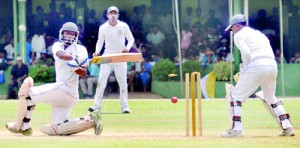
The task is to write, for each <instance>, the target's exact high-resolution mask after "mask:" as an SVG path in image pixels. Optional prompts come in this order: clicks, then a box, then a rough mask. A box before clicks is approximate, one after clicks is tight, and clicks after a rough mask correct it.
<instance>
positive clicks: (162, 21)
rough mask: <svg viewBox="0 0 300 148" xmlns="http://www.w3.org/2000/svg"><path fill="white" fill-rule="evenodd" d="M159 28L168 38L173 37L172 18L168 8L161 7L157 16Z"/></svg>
mask: <svg viewBox="0 0 300 148" xmlns="http://www.w3.org/2000/svg"><path fill="white" fill-rule="evenodd" d="M158 21H159V28H160V29H161V31H162V32H163V33H164V34H165V35H166V36H168V38H171V39H173V38H175V35H174V34H175V32H174V27H173V18H172V14H171V12H170V9H169V8H162V9H161V14H160V15H159V16H158Z"/></svg>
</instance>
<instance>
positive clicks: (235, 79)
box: [233, 72, 241, 83]
mask: <svg viewBox="0 0 300 148" xmlns="http://www.w3.org/2000/svg"><path fill="white" fill-rule="evenodd" d="M240 75H241V72H238V73H236V74H235V75H234V76H233V79H234V81H235V82H236V83H237V82H238V80H239V77H240Z"/></svg>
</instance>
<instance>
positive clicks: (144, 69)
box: [139, 57, 152, 92]
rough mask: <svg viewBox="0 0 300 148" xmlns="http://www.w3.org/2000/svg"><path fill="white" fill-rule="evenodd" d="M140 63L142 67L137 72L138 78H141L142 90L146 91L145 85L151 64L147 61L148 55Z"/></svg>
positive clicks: (149, 76)
mask: <svg viewBox="0 0 300 148" xmlns="http://www.w3.org/2000/svg"><path fill="white" fill-rule="evenodd" d="M141 65H142V69H141V73H140V74H139V79H141V80H142V86H143V91H144V92H147V86H148V83H149V81H150V79H151V69H152V65H151V64H150V62H149V57H147V58H144V61H143V62H142V64H141Z"/></svg>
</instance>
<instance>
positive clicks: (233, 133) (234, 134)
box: [221, 129, 243, 138]
mask: <svg viewBox="0 0 300 148" xmlns="http://www.w3.org/2000/svg"><path fill="white" fill-rule="evenodd" d="M221 137H222V138H239V137H243V134H242V131H235V130H232V129H230V130H227V131H226V132H224V133H222V134H221Z"/></svg>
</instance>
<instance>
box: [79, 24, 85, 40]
mask: <svg viewBox="0 0 300 148" xmlns="http://www.w3.org/2000/svg"><path fill="white" fill-rule="evenodd" d="M77 26H78V31H79V36H78V44H80V45H84V43H85V42H84V40H85V34H84V32H83V30H82V25H81V24H77Z"/></svg>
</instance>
